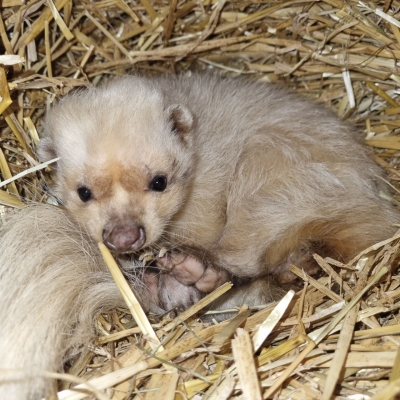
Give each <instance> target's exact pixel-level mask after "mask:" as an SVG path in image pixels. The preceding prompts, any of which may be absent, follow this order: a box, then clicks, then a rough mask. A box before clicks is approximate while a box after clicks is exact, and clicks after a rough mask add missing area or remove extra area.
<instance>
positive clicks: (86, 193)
mask: <svg viewBox="0 0 400 400" xmlns="http://www.w3.org/2000/svg"><path fill="white" fill-rule="evenodd" d="M77 192H78V196H79V198H80V199H81V200H82V201H83V202H84V203H86V202H88V201H89V200H90V199H91V198H92V192H91V190H90V189H89V188H87V187H86V186H81V187H78V190H77Z"/></svg>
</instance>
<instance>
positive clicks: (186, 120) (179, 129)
mask: <svg viewBox="0 0 400 400" xmlns="http://www.w3.org/2000/svg"><path fill="white" fill-rule="evenodd" d="M166 112H167V116H168V120H169V121H170V122H171V127H172V132H173V133H175V134H176V135H178V136H179V137H180V138H181V139H182V141H183V142H185V143H189V141H190V138H189V136H190V135H189V133H190V131H191V129H192V127H193V122H194V119H193V115H192V113H191V112H190V110H189V109H188V108H186V107H185V106H182V105H181V104H174V105H172V106H169V107H168V108H167V110H166Z"/></svg>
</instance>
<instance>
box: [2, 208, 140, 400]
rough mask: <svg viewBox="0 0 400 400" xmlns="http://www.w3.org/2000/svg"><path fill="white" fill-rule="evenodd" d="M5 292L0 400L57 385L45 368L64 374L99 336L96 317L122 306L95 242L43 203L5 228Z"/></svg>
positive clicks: (32, 394)
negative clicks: (65, 366) (68, 364)
mask: <svg viewBox="0 0 400 400" xmlns="http://www.w3.org/2000/svg"><path fill="white" fill-rule="evenodd" d="M139 286H140V287H141V285H140V284H139V285H136V287H137V289H138V288H139ZM0 293H1V305H0V321H1V329H0V399H9V400H11V399H15V400H16V399H18V400H24V399H28V398H29V399H38V398H40V397H41V396H43V395H44V394H45V388H50V387H51V384H50V382H49V381H44V380H43V379H42V378H41V376H40V374H39V371H40V370H46V371H60V370H61V369H62V365H63V362H64V361H66V359H68V357H70V356H71V355H73V354H74V353H76V352H77V351H78V350H80V348H81V347H82V345H84V344H88V343H90V340H91V339H92V338H93V337H94V333H95V330H94V318H95V316H96V315H97V314H98V313H99V312H100V311H106V310H110V309H112V308H114V307H117V306H122V305H123V301H122V299H121V297H120V294H119V292H118V289H117V288H116V285H115V283H114V282H113V280H112V278H111V276H110V275H109V274H108V273H107V272H106V267H105V265H104V263H103V261H102V260H101V257H100V256H99V252H98V251H97V249H96V245H95V244H94V243H93V242H92V241H91V240H89V239H88V237H87V236H86V235H85V234H84V233H83V232H82V231H81V230H80V229H79V228H78V227H77V226H76V224H75V223H73V222H71V220H70V219H69V217H68V216H67V214H66V213H65V212H64V211H62V210H60V209H57V208H55V207H52V206H44V205H37V206H34V205H31V206H29V207H27V208H25V209H23V210H21V211H18V212H17V213H16V214H15V215H14V216H12V217H11V218H10V217H9V220H8V221H6V223H5V224H4V225H3V226H2V227H1V229H0ZM143 298H144V299H146V296H143ZM146 306H147V307H146V308H147V309H148V304H146ZM28 377H31V378H30V379H29V378H28Z"/></svg>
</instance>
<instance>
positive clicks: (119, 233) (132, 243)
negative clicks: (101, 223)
mask: <svg viewBox="0 0 400 400" xmlns="http://www.w3.org/2000/svg"><path fill="white" fill-rule="evenodd" d="M103 241H104V244H105V245H106V246H107V247H108V248H109V249H110V250H113V251H117V252H120V253H126V252H130V251H135V250H139V249H140V248H141V247H142V246H143V245H144V243H145V242H146V233H145V231H144V228H143V227H142V226H138V225H136V224H132V223H131V224H123V225H117V226H114V227H113V228H112V229H111V230H108V229H104V230H103Z"/></svg>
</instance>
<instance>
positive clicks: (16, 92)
mask: <svg viewBox="0 0 400 400" xmlns="http://www.w3.org/2000/svg"><path fill="white" fill-rule="evenodd" d="M399 8H400V3H399V2H398V1H397V0H395V1H392V0H385V1H379V0H376V1H375V2H367V1H365V2H361V1H353V0H349V1H341V0H321V1H318V0H289V1H285V2H282V1H278V0H271V1H269V2H260V1H253V0H249V1H227V0H218V1H217V0H213V1H209V0H204V1H201V0H186V1H180V2H178V1H177V0H170V1H169V2H167V1H161V0H155V1H154V2H149V0H141V1H136V0H101V1H71V0H47V1H46V0H30V1H26V2H25V1H23V0H3V1H2V2H0V13H1V18H0V35H1V38H2V45H1V46H2V48H1V50H2V51H1V54H5V55H0V94H1V98H0V113H1V115H2V117H1V119H0V129H1V130H0V170H1V179H2V181H5V180H9V179H12V178H13V177H14V178H15V180H13V181H12V182H10V183H8V184H7V185H6V186H5V185H4V182H3V185H2V187H1V189H0V204H1V205H0V207H1V211H2V212H5V211H6V210H7V209H8V208H9V207H18V206H20V205H22V204H23V203H26V202H28V201H46V195H45V194H44V193H43V171H38V169H39V168H42V166H39V167H38V161H37V159H36V157H35V148H36V145H37V143H38V141H39V135H38V133H37V131H39V132H40V123H41V119H42V117H43V114H44V113H45V111H46V108H48V107H49V105H50V104H51V103H52V101H53V100H54V99H55V98H57V97H59V96H62V95H64V94H66V93H67V92H68V91H70V90H71V89H73V88H74V87H77V86H85V85H87V84H88V83H89V82H94V83H97V82H98V81H100V80H102V79H104V78H105V77H109V76H110V75H124V74H127V73H133V72H137V71H141V72H145V73H159V72H169V73H175V72H182V71H189V70H192V69H213V70H218V71H219V72H220V73H223V74H229V75H240V74H246V75H251V76H253V77H254V78H257V79H260V80H261V81H269V82H275V81H282V82H284V83H285V84H286V85H289V86H291V87H293V88H294V89H295V90H297V91H298V92H301V93H304V94H305V95H307V96H310V97H312V98H314V99H316V100H317V101H320V102H323V103H325V104H326V105H327V106H328V107H331V108H333V109H335V110H336V111H337V113H338V115H339V116H341V117H343V118H350V119H351V120H352V121H354V123H356V124H357V125H359V126H360V127H362V129H364V132H365V137H366V143H367V144H368V145H370V146H373V147H374V148H375V150H376V151H375V154H376V161H377V162H378V163H379V164H380V165H382V166H383V167H384V168H386V169H387V171H388V175H389V177H388V185H390V186H392V187H394V188H396V187H397V186H398V181H399V179H400V173H399V172H398V169H397V165H398V163H399V158H398V156H399V150H400V136H398V135H397V131H398V130H399V127H400V103H399V99H398V94H399V93H398V91H397V89H396V87H397V86H398V84H399V83H400V70H399V67H398V62H397V59H398V58H400V30H399V28H400V21H399V19H400V18H399V14H398V11H399ZM21 175H22V176H21ZM0 185H1V183H0ZM398 197H399V196H398V194H395V195H394V197H392V198H391V200H392V201H393V202H395V203H396V204H397V200H396V198H398ZM399 246H400V235H397V236H395V237H394V238H392V239H390V240H387V241H386V242H383V243H379V244H377V245H376V246H374V247H373V248H370V249H366V251H365V252H363V253H362V254H361V255H360V256H359V257H357V258H356V259H354V260H353V261H352V262H350V263H349V264H348V265H342V264H340V263H338V262H336V261H334V260H330V259H325V260H324V259H321V258H319V257H318V256H316V259H317V261H318V263H319V264H320V266H321V268H322V269H323V270H324V271H325V272H326V275H325V277H322V278H321V279H319V280H318V281H316V280H314V279H312V278H311V277H308V276H306V275H305V274H304V273H303V272H301V271H299V270H297V269H296V268H295V267H293V271H294V272H295V273H297V274H298V275H299V276H300V277H302V278H303V279H304V289H303V290H302V291H301V292H300V293H297V294H294V293H293V292H289V293H288V294H287V296H286V297H285V298H284V299H283V300H282V301H281V302H280V303H279V304H278V305H276V304H272V305H268V306H263V307H260V310H258V311H255V310H247V309H246V307H245V306H243V307H242V308H241V309H240V311H239V314H238V315H237V316H236V317H234V318H233V319H231V320H229V321H227V322H224V323H220V324H205V323H203V322H201V321H200V320H196V319H195V315H196V313H197V312H198V311H199V310H200V309H201V308H202V307H203V306H204V305H205V303H206V302H207V301H208V300H209V298H208V297H207V298H205V299H204V300H203V301H202V302H200V303H199V304H197V305H196V306H195V307H194V308H192V309H190V310H188V311H186V312H185V313H183V314H181V315H180V316H178V317H177V318H176V319H172V320H171V318H170V316H169V315H168V316H166V317H164V319H163V320H162V321H161V322H160V321H158V322H157V323H156V324H153V326H152V327H151V326H150V325H149V324H148V323H147V321H142V320H141V318H140V317H137V316H136V318H139V320H140V321H142V322H139V325H140V327H141V329H142V330H141V329H140V328H138V327H130V321H131V317H130V315H129V313H127V312H125V311H123V310H117V311H116V312H115V313H114V314H112V315H105V316H100V317H99V319H98V325H99V331H100V332H101V336H100V337H99V338H98V342H97V343H96V344H95V345H96V347H93V348H92V349H91V350H92V351H87V352H85V353H84V354H82V356H81V357H80V358H79V359H77V360H76V362H75V363H74V365H72V367H71V368H70V370H69V372H70V373H71V374H72V375H75V376H79V377H80V378H83V379H95V380H93V381H92V387H93V386H94V387H97V388H98V389H103V388H106V387H114V388H115V390H114V391H113V392H112V393H113V396H114V398H115V399H128V398H135V399H136V398H137V399H142V398H143V397H145V398H146V399H165V400H167V399H173V398H176V399H186V398H198V399H199V398H202V399H214V400H215V399H218V400H223V399H231V398H245V399H261V398H272V397H274V396H275V398H278V399H296V398H300V399H303V398H307V399H311V398H312V399H330V398H337V399H339V398H351V399H367V398H372V399H376V400H377V399H390V398H394V397H395V396H396V394H397V393H400V352H398V351H397V349H398V346H399V342H400V324H399V322H398V316H399V311H398V309H399V303H398V302H397V300H398V299H399V298H400V276H398V275H390V274H387V273H386V274H385V267H386V266H388V265H390V264H391V263H392V262H393V260H394V259H395V257H396V255H398V254H399ZM121 284H122V285H124V284H123V283H121ZM333 284H336V285H337V286H338V287H339V288H340V290H339V291H337V290H336V291H332V290H331V288H332V285H333ZM125 289H126V288H125ZM227 289H228V288H227V287H223V288H222V289H221V291H224V290H227ZM123 290H124V289H123ZM124 296H125V297H126V298H127V299H128V302H129V304H130V309H131V310H132V311H133V312H134V313H135V312H136V311H135V310H134V309H135V308H136V306H135V305H134V299H132V298H131V297H130V296H131V295H130V294H129V293H127V292H125V293H124ZM213 296H218V293H215V294H213ZM129 299H130V300H129ZM274 310H275V311H274ZM139 313H140V312H139ZM111 327H112V330H111V331H110V329H111ZM152 329H154V330H155V331H156V334H157V337H158V338H159V339H160V340H161V342H162V346H160V345H158V344H157V340H158V339H157V337H155V336H154V335H153V333H152ZM132 343H138V345H137V346H131V344H132ZM261 345H262V347H261ZM152 348H153V350H158V353H157V355H156V356H154V357H149V356H148V355H149V352H150V351H153V350H151V349H152ZM260 349H261V350H260ZM99 376H101V377H99ZM96 377H97V378H96ZM64 387H65V384H64ZM110 393H111V392H110ZM110 393H109V394H110ZM112 393H111V394H112ZM97 396H98V398H105V397H104V396H105V395H104V394H102V393H99V392H97ZM135 396H136V397H135ZM74 398H81V397H74Z"/></svg>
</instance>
